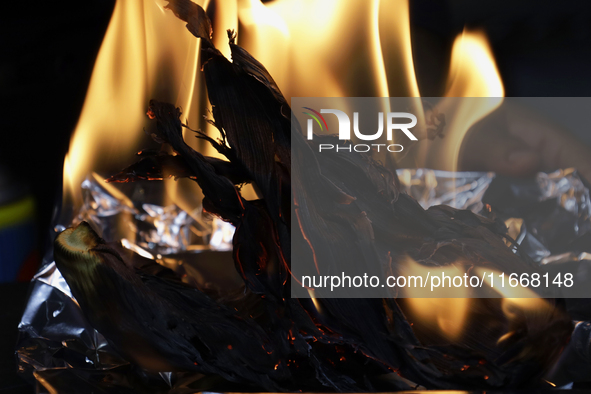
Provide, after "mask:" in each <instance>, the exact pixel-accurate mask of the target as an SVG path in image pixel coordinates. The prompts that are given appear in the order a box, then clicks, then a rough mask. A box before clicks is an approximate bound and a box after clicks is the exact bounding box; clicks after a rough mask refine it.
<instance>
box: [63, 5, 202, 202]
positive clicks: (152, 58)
mask: <svg viewBox="0 0 591 394" xmlns="http://www.w3.org/2000/svg"><path fill="white" fill-rule="evenodd" d="M198 59H199V43H198V42H197V41H196V40H195V39H193V37H192V36H191V35H190V34H187V32H186V30H185V27H184V26H183V25H182V24H180V23H178V21H177V20H176V19H175V18H173V17H170V15H168V13H167V12H165V10H164V8H163V6H162V5H161V4H159V3H158V2H155V1H153V0H144V1H134V2H127V1H118V2H117V4H116V5H115V9H114V11H113V16H112V18H111V22H110V24H109V27H108V29H107V32H106V34H105V38H104V40H103V44H102V46H101V49H100V51H99V54H98V56H97V59H96V63H95V66H94V70H93V73H92V77H91V80H90V84H89V86H88V92H87V94H86V100H85V102H84V106H83V108H82V112H81V114H80V118H79V120H78V124H77V125H76V129H75V131H74V134H73V136H72V139H71V142H70V149H69V151H68V154H67V156H66V158H65V161H64V199H65V200H66V201H68V202H69V203H70V204H72V205H73V206H74V207H76V206H79V204H80V202H81V200H80V199H81V195H80V184H81V183H82V181H83V179H84V178H85V177H86V176H87V175H88V174H90V173H91V172H92V171H105V172H107V173H108V172H109V171H113V170H116V169H119V168H122V167H123V166H125V165H126V164H127V163H128V162H129V158H130V157H132V155H133V153H134V151H135V150H139V148H140V146H138V142H139V140H140V139H141V137H142V136H143V135H144V132H143V128H144V127H145V126H146V125H147V118H146V116H145V110H146V104H147V102H148V100H149V99H150V98H152V97H154V98H157V97H161V98H162V99H167V100H169V101H172V102H175V103H176V104H177V106H179V107H181V108H183V111H184V114H183V115H184V117H186V118H188V119H191V120H193V121H194V122H195V121H196V120H197V119H198V118H199V116H198V112H197V108H198V105H199V100H198V97H199V89H198V88H199V84H198V83H197V73H196V70H197V69H198ZM193 126H195V125H193Z"/></svg>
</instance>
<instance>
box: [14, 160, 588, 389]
mask: <svg viewBox="0 0 591 394" xmlns="http://www.w3.org/2000/svg"><path fill="white" fill-rule="evenodd" d="M398 176H399V178H400V182H401V184H402V186H403V190H405V191H406V192H407V193H409V194H410V195H412V196H413V197H415V198H416V199H417V200H418V201H419V203H420V204H421V205H422V206H423V207H424V208H428V207H429V206H432V205H436V204H447V205H451V206H453V207H456V208H459V209H470V210H472V211H474V212H477V213H481V214H485V215H490V214H492V213H494V214H495V215H496V218H497V219H501V220H503V221H504V222H505V224H507V225H508V228H509V234H510V235H512V236H513V238H514V239H515V240H516V241H517V243H518V244H519V248H520V250H521V251H523V252H525V253H526V254H527V255H528V256H529V257H531V258H532V259H533V260H534V261H536V262H538V263H539V264H558V263H561V262H564V261H568V262H572V261H577V260H591V258H590V257H589V256H590V255H589V254H588V253H587V252H584V251H582V250H581V247H579V245H578V244H577V240H580V239H583V241H584V239H585V238H584V237H587V236H589V235H591V232H590V230H591V205H590V202H589V188H588V186H587V185H586V184H585V181H583V180H582V179H581V178H580V177H579V176H578V175H577V173H576V172H575V171H573V170H562V171H556V172H553V173H550V174H544V173H540V174H538V175H537V177H536V178H535V180H529V181H528V180H515V179H502V178H500V177H495V175H494V174H492V173H477V172H470V173H452V172H443V171H433V170H425V169H417V170H407V169H402V170H398ZM82 188H83V192H84V193H83V194H84V205H83V207H82V208H81V209H80V211H79V212H78V214H77V215H76V217H75V218H74V220H72V223H77V222H79V221H81V220H86V221H88V222H89V223H90V224H91V225H92V226H93V227H94V228H95V229H96V230H97V231H99V234H101V235H102V237H103V238H105V239H106V240H107V241H111V242H119V243H120V244H121V245H122V247H124V248H126V249H129V250H131V251H132V252H134V253H135V254H137V255H139V256H142V257H145V258H149V259H153V260H156V261H157V262H158V263H160V264H161V265H163V266H165V267H168V268H171V269H173V270H174V271H175V272H176V273H177V274H178V275H179V276H181V277H183V280H186V281H188V282H190V283H193V284H195V285H196V286H201V285H203V286H208V283H205V284H204V282H203V281H204V280H205V282H207V280H208V279H207V274H206V275H204V274H203V272H199V271H198V270H197V269H196V268H195V267H196V266H197V265H195V264H191V262H192V261H197V260H195V259H196V258H197V259H198V258H199V256H201V259H212V258H213V259H215V258H217V257H215V256H212V255H211V253H213V251H228V250H231V248H232V243H231V242H232V235H233V228H232V226H230V225H228V224H227V223H224V222H221V221H219V220H217V219H214V220H213V221H208V220H207V219H206V218H203V217H201V216H200V215H199V214H198V213H195V212H191V213H188V212H185V211H182V210H181V209H179V208H178V207H176V206H167V207H163V206H159V205H155V204H147V203H144V204H142V205H141V206H140V207H137V206H135V205H134V204H133V203H132V202H131V200H130V199H129V198H128V197H126V196H125V195H123V194H121V195H119V194H118V192H117V190H108V189H107V188H105V187H104V186H103V185H102V184H101V183H100V182H99V180H98V179H97V178H96V177H92V176H90V177H88V178H87V179H86V180H85V181H84V183H83V184H82ZM491 207H492V210H491ZM69 224H70V223H58V224H57V225H56V227H55V231H56V233H57V232H60V231H62V230H63V229H64V228H65V227H64V226H65V225H69ZM556 231H560V232H561V233H565V232H566V234H567V235H568V237H566V238H564V239H565V240H564V242H562V241H561V240H560V239H558V240H557V239H556V237H554V236H553V234H554V233H555V232H556ZM553 232H554V233H553ZM573 240H574V241H573ZM584 244H585V245H586V243H584ZM208 253H209V254H208ZM216 253H217V255H220V256H221V255H223V253H220V252H216ZM217 255H216V256H217ZM228 261H229V262H226V264H230V265H228V266H227V267H230V266H231V264H232V263H231V259H230V258H228ZM187 262H188V263H187ZM216 265H218V264H217V263H216ZM222 269H224V268H222ZM226 270H227V268H226ZM230 270H231V269H230ZM210 274H211V273H210ZM211 275H213V274H211ZM203 277H205V278H206V279H203ZM239 282H240V281H239V278H238V279H236V278H234V279H233V280H230V281H229V282H227V283H224V284H222V285H223V286H232V285H236V286H239ZM585 324H587V323H585ZM587 326H588V324H587V325H585V326H583V325H579V326H577V327H578V330H579V331H580V332H579V334H577V335H578V336H577V338H579V337H581V335H582V334H581V333H583V334H588V332H587V331H589V330H587V331H585V332H583V331H582V329H583V328H585V327H587ZM19 331H20V334H21V335H20V339H19V343H18V348H17V356H18V358H19V369H20V371H21V372H22V373H23V376H25V377H28V378H29V379H32V378H33V377H34V378H35V379H37V381H39V382H41V383H42V384H43V385H44V386H45V387H46V388H51V387H54V388H55V385H56V384H57V385H59V384H60V382H62V383H64V382H68V384H72V382H74V383H75V382H85V383H84V384H90V383H89V382H93V381H97V382H101V381H103V380H101V379H105V378H106V377H109V379H113V380H114V381H117V382H118V384H120V385H121V387H136V386H134V384H135V383H134V384H132V383H131V382H130V378H129V376H131V375H130V374H133V376H135V378H134V379H139V380H140V381H141V382H142V384H150V385H155V386H154V387H161V389H162V390H164V391H167V388H172V387H174V388H176V389H181V388H182V387H186V384H188V383H190V382H193V383H194V382H195V380H196V379H197V378H196V377H191V378H189V377H187V376H183V375H182V374H174V373H161V374H155V375H153V374H146V373H145V372H142V371H137V370H133V368H134V367H133V366H131V365H129V364H128V363H127V362H126V361H125V360H123V359H122V358H120V357H119V356H118V355H117V354H115V352H114V351H113V350H112V349H111V348H110V346H109V344H108V342H107V341H106V339H105V338H104V337H103V336H102V335H101V334H100V333H98V332H97V331H96V330H94V329H93V328H92V327H91V326H90V325H89V323H88V322H87V321H86V319H85V318H84V315H83V313H82V311H81V310H80V308H79V306H78V304H77V302H76V300H75V299H74V298H72V294H71V293H70V289H69V288H68V285H67V283H66V282H65V280H64V279H63V277H62V276H61V274H60V273H59V271H58V270H57V268H56V267H55V264H54V262H53V256H52V253H51V251H50V252H49V253H48V254H47V255H46V257H45V259H44V262H43V266H42V268H41V269H40V270H39V272H38V273H37V275H36V276H35V278H34V279H33V281H32V284H31V295H30V298H29V301H28V305H27V307H26V310H25V312H24V314H23V317H22V319H21V323H20V324H19ZM581 338H582V337H581ZM581 338H579V339H580V340H579V341H578V342H577V343H582V342H581V341H583V342H584V341H585V340H588V339H589V335H587V336H586V337H585V338H582V339H581ZM585 349H586V348H585ZM585 351H586V350H585ZM585 354H586V353H585ZM562 363H563V364H564V365H566V363H565V362H564V360H563V361H562ZM132 370H133V371H132ZM100 371H102V372H100ZM136 383H137V382H136ZM97 384H98V383H97ZM63 387H64V386H59V388H60V390H59V391H60V392H64V391H63V390H62V388H63ZM192 387H195V386H192ZM204 389H206V387H204ZM66 392H67V391H66ZM72 392H76V391H75V390H74V391H72Z"/></svg>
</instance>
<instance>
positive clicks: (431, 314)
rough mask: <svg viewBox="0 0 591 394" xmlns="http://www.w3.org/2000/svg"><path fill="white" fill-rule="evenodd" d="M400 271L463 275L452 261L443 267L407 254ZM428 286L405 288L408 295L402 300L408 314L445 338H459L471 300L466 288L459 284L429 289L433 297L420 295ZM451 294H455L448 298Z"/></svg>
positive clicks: (421, 273)
mask: <svg viewBox="0 0 591 394" xmlns="http://www.w3.org/2000/svg"><path fill="white" fill-rule="evenodd" d="M402 265H403V268H402V270H401V275H404V276H405V277H407V278H408V277H410V276H412V275H415V276H421V277H423V278H426V277H427V273H429V275H430V276H439V277H441V275H442V274H444V275H446V276H450V277H454V276H462V275H464V273H465V271H464V270H463V269H462V268H460V267H458V266H454V265H450V266H446V267H427V266H424V265H421V264H419V263H417V262H416V261H414V260H412V259H410V258H407V259H406V261H405V262H403V264H402ZM427 292H428V290H426V289H421V288H420V287H416V286H412V287H405V288H404V295H405V297H408V298H407V299H406V300H404V301H405V304H406V305H407V306H408V308H409V311H408V314H409V318H410V320H412V321H416V322H417V323H419V324H424V325H425V326H427V327H431V328H434V327H435V328H437V329H438V330H439V332H440V333H441V334H443V336H444V337H446V338H447V339H449V340H451V341H453V340H455V339H457V338H459V337H460V336H461V334H462V332H463V330H464V327H465V322H466V319H467V317H468V310H469V305H470V300H469V299H468V298H466V297H468V296H469V289H467V288H465V287H460V288H451V289H450V288H436V289H434V291H432V292H429V293H430V296H431V297H432V298H421V297H423V296H424V295H425V293H427ZM449 297H454V298H449Z"/></svg>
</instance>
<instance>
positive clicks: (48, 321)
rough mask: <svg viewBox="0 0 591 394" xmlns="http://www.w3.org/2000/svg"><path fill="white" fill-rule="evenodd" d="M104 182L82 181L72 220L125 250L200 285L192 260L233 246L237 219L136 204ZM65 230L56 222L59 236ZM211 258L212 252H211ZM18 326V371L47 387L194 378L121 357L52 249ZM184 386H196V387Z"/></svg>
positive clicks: (159, 383) (178, 385)
mask: <svg viewBox="0 0 591 394" xmlns="http://www.w3.org/2000/svg"><path fill="white" fill-rule="evenodd" d="M101 181H102V179H101V178H100V177H98V176H97V175H96V174H92V175H90V176H89V177H87V179H86V180H85V181H84V182H83V183H82V185H81V188H82V196H83V204H82V207H81V208H80V210H79V212H78V214H77V215H76V217H75V218H74V219H73V220H71V223H66V224H68V225H70V224H77V223H79V222H80V221H82V220H85V221H87V222H88V223H90V224H91V226H92V227H93V228H94V229H95V230H96V231H97V232H98V233H99V235H101V237H103V238H104V239H105V240H107V241H119V242H120V243H121V245H122V246H123V247H124V248H126V249H129V250H131V251H133V252H134V253H136V254H138V255H139V256H142V257H144V258H149V259H153V260H155V261H157V262H159V263H160V264H161V265H163V266H165V267H168V268H171V269H173V270H174V271H175V272H176V273H177V274H178V275H179V276H180V277H182V278H183V279H185V278H186V281H187V282H191V283H193V284H195V285H199V284H200V283H199V282H198V281H196V280H195V281H194V280H193V279H194V277H196V276H199V277H200V278H201V276H203V275H201V273H199V272H198V269H197V268H196V267H195V266H194V265H195V264H192V263H193V262H194V261H195V259H196V258H197V259H198V257H199V256H200V255H201V254H204V253H211V252H213V251H216V252H217V251H219V252H222V253H223V251H229V250H231V249H232V236H233V234H234V227H233V226H232V225H230V224H228V223H226V222H223V221H221V220H219V219H217V218H214V219H207V218H205V217H202V215H201V214H200V212H199V211H197V210H196V211H194V212H191V213H188V212H185V211H183V210H181V209H180V208H179V207H177V206H176V205H169V206H165V207H163V206H159V205H156V204H147V203H144V204H141V206H140V207H136V206H134V204H133V203H132V202H131V200H130V199H129V198H128V197H127V196H126V195H125V194H123V193H121V192H120V191H118V190H117V189H115V188H113V187H108V186H105V185H104V183H103V182H101ZM137 185H141V183H138V184H137ZM137 187H141V186H137ZM135 192H137V190H135ZM141 192H142V193H143V192H144V191H141ZM65 228H66V227H65V226H64V225H63V224H61V223H60V224H57V225H56V226H55V228H54V231H53V236H55V235H57V234H58V233H59V232H61V231H63V230H64V229H65ZM226 254H227V253H226ZM208 256H209V258H211V254H210V255H208ZM226 260H228V258H226ZM185 263H188V264H185ZM201 279H202V278H201ZM201 284H202V285H204V286H206V285H207V284H203V283H201ZM18 329H19V333H20V336H19V342H18V345H17V351H16V354H17V357H18V365H19V371H20V372H21V373H22V375H23V376H24V377H25V378H28V379H31V378H34V379H36V380H37V382H39V383H40V384H41V385H42V386H43V387H45V389H46V390H48V391H49V392H58V391H59V392H60V393H64V392H69V391H71V392H73V393H79V392H87V391H88V392H90V391H91V390H93V389H94V388H96V387H107V388H108V387H110V386H113V387H117V388H118V389H125V388H127V389H130V390H137V388H138V385H139V386H143V385H146V387H150V390H151V391H155V390H156V391H162V392H167V391H169V389H171V388H172V387H173V386H174V387H175V389H178V390H179V391H178V392H183V390H182V389H183V388H184V387H186V386H187V384H188V383H192V382H193V380H194V378H184V379H183V376H182V374H176V375H177V376H174V377H173V374H171V373H167V372H163V373H160V374H156V375H154V374H148V373H145V372H143V371H139V370H137V369H135V367H133V366H132V365H130V364H129V363H128V362H127V361H125V360H124V359H122V358H121V357H119V356H118V355H117V354H116V353H115V351H114V350H113V349H112V348H111V347H110V346H109V344H108V342H107V340H106V339H105V338H104V337H103V336H102V335H101V334H100V333H99V332H97V331H96V330H95V329H94V328H93V327H92V326H91V325H90V324H89V323H88V321H87V320H86V319H85V317H84V315H83V313H82V311H81V310H80V308H79V306H78V303H77V302H76V300H75V299H74V297H73V296H72V293H71V292H70V288H69V287H68V284H67V283H66V281H65V279H64V278H63V276H62V275H61V273H60V272H59V270H58V269H57V267H56V266H55V262H54V261H53V251H52V250H50V251H48V253H47V254H46V255H45V257H44V259H43V262H42V266H41V268H40V270H39V271H38V272H37V274H36V275H35V277H34V278H33V280H32V284H31V293H30V296H29V300H28V303H27V306H26V309H25V311H24V313H23V316H22V318H21V322H20V323H19V326H18ZM131 376H133V379H131V378H130V377H131ZM130 379H131V380H130ZM56 385H57V386H56ZM85 387H86V388H88V390H85V389H84V388H85ZM52 390H56V391H52ZM186 390H187V392H194V388H191V389H189V388H188V387H187V389H186Z"/></svg>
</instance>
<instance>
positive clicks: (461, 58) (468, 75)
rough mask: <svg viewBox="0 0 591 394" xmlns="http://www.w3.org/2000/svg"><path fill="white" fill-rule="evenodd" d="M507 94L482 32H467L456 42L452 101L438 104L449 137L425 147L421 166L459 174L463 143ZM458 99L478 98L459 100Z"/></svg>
mask: <svg viewBox="0 0 591 394" xmlns="http://www.w3.org/2000/svg"><path fill="white" fill-rule="evenodd" d="M504 94H505V91H504V88H503V83H502V81H501V76H500V74H499V71H498V69H497V66H496V64H495V60H494V56H493V53H492V49H491V48H490V45H489V44H488V41H487V39H486V36H485V35H484V33H482V32H469V31H464V32H463V33H462V34H460V35H458V37H457V38H456V39H455V41H454V44H453V48H452V53H451V61H450V70H449V75H448V78H447V91H446V93H445V96H446V97H449V98H448V99H444V100H442V101H441V102H440V103H438V104H437V110H438V111H439V112H441V113H443V114H445V115H446V126H445V131H444V134H445V137H444V138H442V139H437V140H436V141H434V143H432V144H423V145H422V146H421V147H420V150H421V154H420V155H419V158H418V162H419V163H421V165H424V166H425V167H427V168H438V169H443V170H449V171H457V169H458V157H459V154H460V147H461V145H462V141H463V139H464V137H465V135H466V133H467V132H468V130H469V129H470V128H471V127H472V126H474V124H476V123H477V122H478V121H479V120H481V119H482V118H484V117H485V116H486V115H488V114H490V113H491V112H493V111H494V110H495V109H496V108H498V107H499V105H501V103H502V102H503V96H504ZM456 97H474V99H471V100H458V99H455V98H456Z"/></svg>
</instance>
